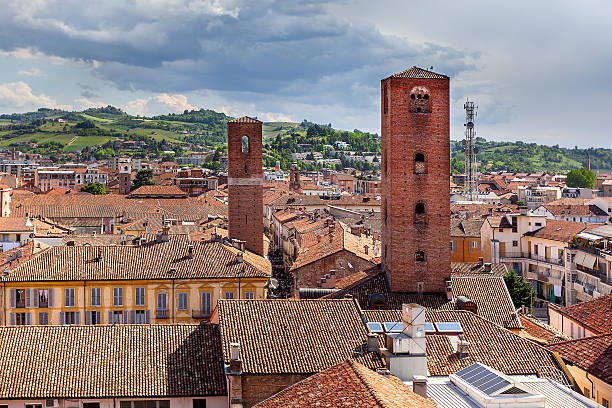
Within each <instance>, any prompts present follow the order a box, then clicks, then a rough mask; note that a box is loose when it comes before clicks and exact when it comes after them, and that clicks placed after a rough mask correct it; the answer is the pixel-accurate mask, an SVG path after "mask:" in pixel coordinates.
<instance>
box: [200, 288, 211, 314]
mask: <svg viewBox="0 0 612 408" xmlns="http://www.w3.org/2000/svg"><path fill="white" fill-rule="evenodd" d="M210 311H211V295H210V292H202V313H203V314H210Z"/></svg>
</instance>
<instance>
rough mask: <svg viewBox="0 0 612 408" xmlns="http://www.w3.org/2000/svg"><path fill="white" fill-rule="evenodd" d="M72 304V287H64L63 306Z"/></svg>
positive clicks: (73, 299) (73, 300)
mask: <svg viewBox="0 0 612 408" xmlns="http://www.w3.org/2000/svg"><path fill="white" fill-rule="evenodd" d="M74 305H75V298H74V288H66V289H64V306H65V307H74Z"/></svg>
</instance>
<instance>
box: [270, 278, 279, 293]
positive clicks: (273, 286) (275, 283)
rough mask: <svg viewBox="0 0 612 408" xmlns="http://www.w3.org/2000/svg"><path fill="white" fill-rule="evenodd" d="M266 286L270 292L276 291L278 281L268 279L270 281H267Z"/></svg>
mask: <svg viewBox="0 0 612 408" xmlns="http://www.w3.org/2000/svg"><path fill="white" fill-rule="evenodd" d="M268 286H269V287H270V289H272V290H276V289H278V280H277V279H276V278H270V280H269V281H268Z"/></svg>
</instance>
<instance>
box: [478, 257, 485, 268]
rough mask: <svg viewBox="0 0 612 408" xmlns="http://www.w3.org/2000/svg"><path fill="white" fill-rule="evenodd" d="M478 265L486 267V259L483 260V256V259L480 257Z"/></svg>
mask: <svg viewBox="0 0 612 408" xmlns="http://www.w3.org/2000/svg"><path fill="white" fill-rule="evenodd" d="M478 264H479V265H480V266H482V265H484V258H483V257H482V256H481V257H478Z"/></svg>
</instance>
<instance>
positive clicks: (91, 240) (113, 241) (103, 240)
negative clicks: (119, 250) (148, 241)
mask: <svg viewBox="0 0 612 408" xmlns="http://www.w3.org/2000/svg"><path fill="white" fill-rule="evenodd" d="M123 240H124V238H123V237H122V236H121V235H113V234H96V235H77V234H74V235H66V236H64V237H62V243H61V245H70V246H83V245H93V246H109V245H121V243H122V241H123ZM126 244H127V245H135V244H134V242H133V241H132V240H127V241H126Z"/></svg>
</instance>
